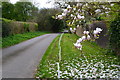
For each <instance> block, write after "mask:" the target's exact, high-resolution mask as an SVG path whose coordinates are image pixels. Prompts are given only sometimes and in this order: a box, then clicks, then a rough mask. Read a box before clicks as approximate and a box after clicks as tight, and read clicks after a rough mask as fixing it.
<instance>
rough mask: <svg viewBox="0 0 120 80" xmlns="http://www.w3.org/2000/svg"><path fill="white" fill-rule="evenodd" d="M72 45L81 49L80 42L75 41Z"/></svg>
mask: <svg viewBox="0 0 120 80" xmlns="http://www.w3.org/2000/svg"><path fill="white" fill-rule="evenodd" d="M74 46H75V47H76V48H78V49H79V50H82V45H81V44H80V43H75V44H74Z"/></svg>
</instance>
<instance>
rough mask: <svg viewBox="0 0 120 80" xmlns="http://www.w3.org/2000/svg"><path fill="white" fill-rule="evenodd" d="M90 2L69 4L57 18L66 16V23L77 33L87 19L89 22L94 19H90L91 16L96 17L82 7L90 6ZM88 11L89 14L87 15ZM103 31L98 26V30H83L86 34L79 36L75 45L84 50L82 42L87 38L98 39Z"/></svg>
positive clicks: (72, 31)
mask: <svg viewBox="0 0 120 80" xmlns="http://www.w3.org/2000/svg"><path fill="white" fill-rule="evenodd" d="M88 4H89V3H77V4H76V5H73V6H70V5H68V6H67V8H66V9H63V12H62V14H59V15H57V16H56V19H65V18H66V19H67V21H66V23H67V25H68V26H69V27H70V28H69V30H70V31H71V33H73V34H75V33H76V30H77V28H78V27H80V26H81V25H82V26H85V25H86V24H85V23H86V21H87V20H88V22H90V21H92V19H89V17H91V18H92V17H93V18H94V16H93V14H90V12H89V11H87V12H86V11H84V9H82V8H83V7H84V8H85V7H86V6H88ZM96 10H98V9H96ZM97 12H99V11H97ZM88 13H89V15H88V16H87V14H88ZM94 14H95V13H94ZM101 31H102V29H101V28H98V27H97V28H96V30H93V31H84V32H83V34H84V36H82V37H81V38H79V39H78V40H77V41H76V43H74V46H75V47H76V48H77V49H79V50H82V45H81V42H82V41H86V40H92V39H97V38H98V37H99V33H100V32H101ZM90 32H91V33H90ZM91 36H93V37H91Z"/></svg>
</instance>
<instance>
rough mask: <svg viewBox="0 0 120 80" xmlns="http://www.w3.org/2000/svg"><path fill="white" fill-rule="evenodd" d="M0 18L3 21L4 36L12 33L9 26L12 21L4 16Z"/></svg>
mask: <svg viewBox="0 0 120 80" xmlns="http://www.w3.org/2000/svg"><path fill="white" fill-rule="evenodd" d="M0 20H1V21H2V36H3V37H6V36H8V35H10V32H11V28H10V26H8V25H9V23H10V22H11V21H10V20H7V19H4V18H3V19H2V18H0Z"/></svg>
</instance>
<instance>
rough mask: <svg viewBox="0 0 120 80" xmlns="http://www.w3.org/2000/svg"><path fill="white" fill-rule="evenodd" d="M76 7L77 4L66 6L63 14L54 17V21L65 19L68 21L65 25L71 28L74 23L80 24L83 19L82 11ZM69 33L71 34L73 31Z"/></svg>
mask: <svg viewBox="0 0 120 80" xmlns="http://www.w3.org/2000/svg"><path fill="white" fill-rule="evenodd" d="M78 5H79V6H80V4H79V3H78V4H77V5H73V6H70V5H68V6H67V8H66V9H63V12H62V13H61V14H59V15H56V16H55V19H65V18H67V19H68V20H69V21H68V22H67V25H68V26H70V27H73V25H74V24H75V25H76V22H81V20H84V19H85V16H84V15H83V14H82V11H81V10H80V9H79V6H78ZM78 26H80V24H78ZM78 26H77V27H78ZM73 28H75V27H73ZM70 31H71V32H72V33H73V32H74V29H73V30H70Z"/></svg>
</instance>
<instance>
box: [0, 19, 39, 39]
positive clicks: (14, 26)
mask: <svg viewBox="0 0 120 80" xmlns="http://www.w3.org/2000/svg"><path fill="white" fill-rule="evenodd" d="M0 20H1V21H2V36H3V37H6V36H9V35H14V34H19V33H25V32H34V31H38V24H37V23H33V22H19V21H12V20H8V19H4V18H0Z"/></svg>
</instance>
